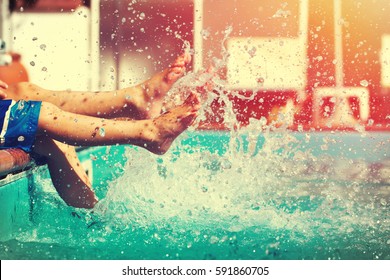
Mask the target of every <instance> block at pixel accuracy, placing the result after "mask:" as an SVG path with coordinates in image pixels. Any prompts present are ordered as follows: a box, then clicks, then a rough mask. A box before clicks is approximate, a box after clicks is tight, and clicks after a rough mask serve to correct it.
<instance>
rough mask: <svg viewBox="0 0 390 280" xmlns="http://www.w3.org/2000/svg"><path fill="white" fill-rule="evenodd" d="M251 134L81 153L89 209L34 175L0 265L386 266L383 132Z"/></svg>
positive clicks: (197, 134)
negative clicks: (206, 262)
mask: <svg viewBox="0 0 390 280" xmlns="http://www.w3.org/2000/svg"><path fill="white" fill-rule="evenodd" d="M253 131H256V130H251V129H247V130H241V131H240V132H235V133H228V132H211V131H210V132H208V131H203V132H201V131H190V132H188V133H185V134H184V135H182V136H181V137H180V139H178V141H176V142H175V144H174V147H172V149H171V150H170V151H169V152H168V153H167V154H166V155H164V156H162V157H159V156H155V155H152V154H150V153H148V152H147V151H145V150H143V149H138V148H134V147H131V146H112V147H96V148H90V149H85V150H82V151H80V152H79V156H80V159H81V160H82V162H83V164H84V166H85V168H86V169H87V170H88V173H89V175H90V176H91V177H92V179H93V184H94V186H95V188H96V191H97V195H98V196H99V198H100V202H99V203H98V205H97V206H96V208H95V209H94V210H93V211H90V210H80V209H74V208H72V207H68V206H66V205H65V204H64V203H63V202H62V201H61V199H60V198H59V197H58V195H57V194H56V192H55V190H54V188H53V187H52V185H51V183H50V180H49V178H48V174H47V170H45V169H42V168H41V169H40V171H39V172H37V173H36V174H35V176H34V179H33V181H34V184H33V185H34V187H33V188H32V189H30V191H29V192H30V194H31V201H30V203H29V207H30V208H29V215H28V218H24V219H23V221H22V225H18V229H19V230H15V231H14V233H13V235H12V237H10V238H8V239H7V240H3V241H2V242H0V257H1V259H93V260H95V259H283V260H289V259H390V223H389V210H390V209H389V208H390V201H389V197H390V187H389V183H390V176H389V175H390V158H389V155H390V147H389V146H390V145H389V143H388V142H389V139H390V138H389V135H388V134H387V133H375V132H370V133H368V132H366V133H364V134H362V133H351V132H349V133H342V132H340V133H303V132H302V133H300V132H290V131H287V130H281V131H276V132H265V133H263V134H259V133H258V131H257V132H253ZM30 181H31V180H30ZM14 187H16V186H14ZM21 203H22V202H21Z"/></svg>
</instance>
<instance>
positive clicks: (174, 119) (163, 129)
mask: <svg viewBox="0 0 390 280" xmlns="http://www.w3.org/2000/svg"><path fill="white" fill-rule="evenodd" d="M199 108H200V101H199V98H198V97H197V95H196V94H194V93H191V94H190V95H189V96H188V98H187V99H186V100H185V101H184V103H183V104H182V105H181V106H179V107H176V108H174V109H171V110H169V111H168V112H166V113H164V114H163V115H161V116H159V117H158V118H156V119H154V120H153V124H154V126H155V127H156V128H157V133H156V136H155V139H153V141H151V142H150V143H148V144H147V145H144V147H145V148H146V149H147V150H149V151H150V152H152V153H155V154H158V155H162V154H165V153H166V152H167V151H168V149H169V147H170V146H171V145H172V142H173V141H174V140H175V139H176V137H178V136H179V135H180V134H181V133H182V132H183V131H185V130H186V129H187V128H188V127H189V126H190V125H191V124H192V123H193V122H194V120H195V118H196V116H197V113H198V110H199Z"/></svg>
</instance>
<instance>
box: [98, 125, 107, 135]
mask: <svg viewBox="0 0 390 280" xmlns="http://www.w3.org/2000/svg"><path fill="white" fill-rule="evenodd" d="M99 135H100V136H101V137H104V136H106V130H105V129H104V128H103V127H101V128H99Z"/></svg>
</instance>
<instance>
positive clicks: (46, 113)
mask: <svg viewBox="0 0 390 280" xmlns="http://www.w3.org/2000/svg"><path fill="white" fill-rule="evenodd" d="M60 113H61V109H60V108H58V107H57V106H55V105H54V104H52V103H50V102H42V105H41V111H40V113H39V121H38V128H39V129H40V130H42V129H43V130H46V129H47V128H48V127H51V126H53V125H58V124H57V122H58V121H57V119H58V116H59V115H60Z"/></svg>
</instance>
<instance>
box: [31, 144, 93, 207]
mask: <svg viewBox="0 0 390 280" xmlns="http://www.w3.org/2000/svg"><path fill="white" fill-rule="evenodd" d="M34 152H35V153H37V154H40V155H42V156H45V157H46V158H47V165H48V168H49V172H50V176H51V179H52V182H53V185H54V187H55V188H56V190H57V192H58V194H59V195H60V196H61V198H62V199H63V200H64V201H65V202H66V203H67V204H68V205H70V206H73V207H78V208H93V207H94V205H95V204H96V202H97V199H96V197H95V194H94V192H93V190H92V188H91V183H90V181H89V179H88V176H87V174H86V173H85V171H84V169H83V167H82V166H81V164H80V161H79V159H78V157H77V154H76V151H75V148H74V147H71V146H68V145H66V144H63V143H60V142H57V141H55V140H52V139H50V138H48V137H38V138H37V139H36V141H35V144H34Z"/></svg>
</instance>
